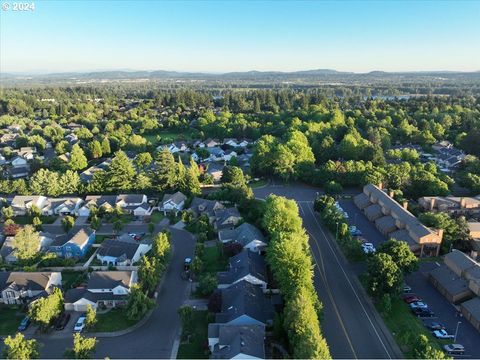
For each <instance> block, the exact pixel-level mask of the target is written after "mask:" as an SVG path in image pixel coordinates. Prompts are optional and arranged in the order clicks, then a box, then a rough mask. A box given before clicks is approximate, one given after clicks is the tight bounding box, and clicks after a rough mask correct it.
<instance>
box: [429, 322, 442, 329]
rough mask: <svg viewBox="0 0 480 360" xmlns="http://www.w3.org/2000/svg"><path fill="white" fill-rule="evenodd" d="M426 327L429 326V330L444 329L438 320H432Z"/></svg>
mask: <svg viewBox="0 0 480 360" xmlns="http://www.w3.org/2000/svg"><path fill="white" fill-rule="evenodd" d="M427 328H429V329H430V330H445V325H443V324H441V323H439V322H436V321H433V322H431V323H429V324H427Z"/></svg>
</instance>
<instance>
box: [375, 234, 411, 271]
mask: <svg viewBox="0 0 480 360" xmlns="http://www.w3.org/2000/svg"><path fill="white" fill-rule="evenodd" d="M377 250H378V251H379V252H382V253H385V254H388V255H390V256H391V257H392V259H393V261H394V262H395V263H396V264H397V266H398V267H399V268H400V270H402V272H403V273H404V274H408V273H411V272H413V271H415V270H417V269H418V258H417V257H416V256H415V255H414V254H413V252H412V251H411V250H410V248H409V247H408V245H407V243H406V242H404V241H399V240H395V239H390V240H388V241H387V242H384V243H382V244H381V245H380V246H379V248H378V249H377Z"/></svg>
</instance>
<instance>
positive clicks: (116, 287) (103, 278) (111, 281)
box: [65, 270, 138, 312]
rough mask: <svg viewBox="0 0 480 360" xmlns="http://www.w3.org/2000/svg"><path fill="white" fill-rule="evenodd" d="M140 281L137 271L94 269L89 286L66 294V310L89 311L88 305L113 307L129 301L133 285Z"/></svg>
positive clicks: (71, 290)
mask: <svg viewBox="0 0 480 360" xmlns="http://www.w3.org/2000/svg"><path fill="white" fill-rule="evenodd" d="M137 282H138V276H137V272H136V271H134V270H132V271H94V272H92V273H90V279H89V280H88V283H87V287H82V288H76V289H70V290H68V291H67V292H66V294H65V310H66V311H81V312H85V311H87V307H88V305H91V306H92V307H93V308H94V309H95V310H97V308H98V307H105V308H112V307H117V306H123V305H125V304H126V303H127V299H128V294H129V293H130V288H131V287H132V285H134V284H136V283H137Z"/></svg>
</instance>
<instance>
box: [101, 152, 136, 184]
mask: <svg viewBox="0 0 480 360" xmlns="http://www.w3.org/2000/svg"><path fill="white" fill-rule="evenodd" d="M105 175H106V176H105V187H106V189H107V191H128V190H130V189H132V188H133V181H134V179H135V169H134V168H133V165H132V162H131V161H130V160H129V159H128V157H127V155H126V154H125V153H124V152H123V151H117V152H116V153H115V157H114V158H113V160H112V163H111V164H110V166H109V168H108V170H107V171H106V174H105Z"/></svg>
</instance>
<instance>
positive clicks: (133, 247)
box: [97, 239, 152, 266]
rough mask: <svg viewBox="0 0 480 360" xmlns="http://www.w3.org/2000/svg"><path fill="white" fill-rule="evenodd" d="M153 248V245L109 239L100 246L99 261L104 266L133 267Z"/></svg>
mask: <svg viewBox="0 0 480 360" xmlns="http://www.w3.org/2000/svg"><path fill="white" fill-rule="evenodd" d="M151 248H152V245H151V244H143V243H138V242H135V241H128V242H127V241H120V240H113V239H109V240H105V241H103V242H102V244H101V245H100V248H99V249H98V251H97V259H98V260H100V261H101V262H102V265H113V266H117V265H120V266H123V265H133V264H135V263H136V262H138V261H139V260H140V258H141V257H142V256H143V255H145V254H146V253H147V252H149V251H150V249H151Z"/></svg>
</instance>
